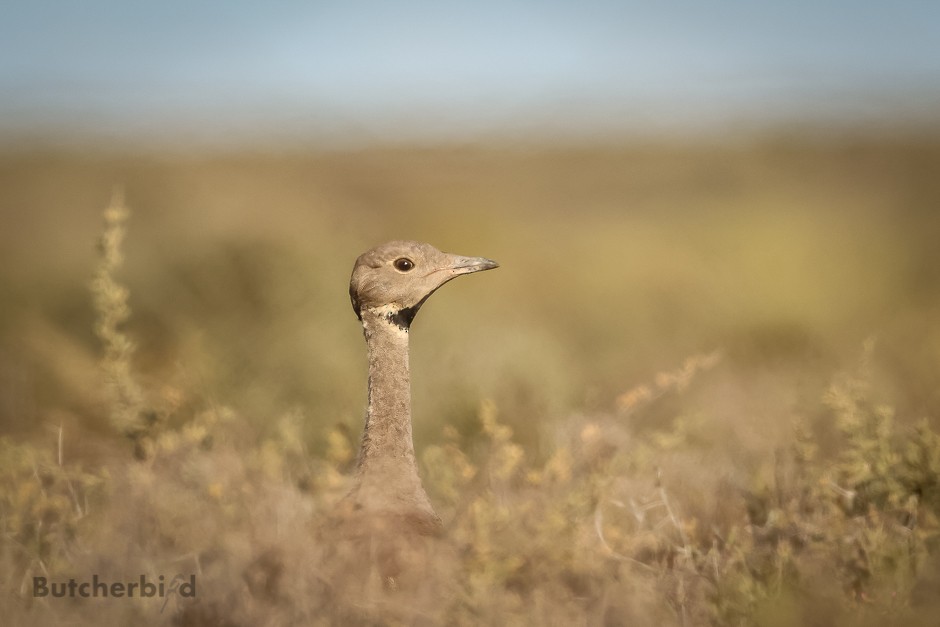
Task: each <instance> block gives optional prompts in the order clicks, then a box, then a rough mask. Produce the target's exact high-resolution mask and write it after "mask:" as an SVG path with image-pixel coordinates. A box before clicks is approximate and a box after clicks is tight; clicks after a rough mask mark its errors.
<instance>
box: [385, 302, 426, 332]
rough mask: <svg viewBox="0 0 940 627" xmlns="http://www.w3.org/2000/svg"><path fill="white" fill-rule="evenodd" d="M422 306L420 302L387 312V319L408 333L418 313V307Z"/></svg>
mask: <svg viewBox="0 0 940 627" xmlns="http://www.w3.org/2000/svg"><path fill="white" fill-rule="evenodd" d="M420 306H421V304H420V303H418V304H417V305H415V306H414V307H405V308H404V309H399V310H398V311H390V312H388V313H387V314H385V319H386V320H388V321H389V322H391V323H392V324H394V325H395V326H397V327H398V328H399V329H401V330H402V331H405V332H406V333H407V332H408V330H409V329H410V328H411V321H412V320H414V319H415V316H416V315H418V308H419V307H420Z"/></svg>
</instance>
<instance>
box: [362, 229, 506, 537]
mask: <svg viewBox="0 0 940 627" xmlns="http://www.w3.org/2000/svg"><path fill="white" fill-rule="evenodd" d="M497 267H499V264H498V263H497V262H495V261H493V260H492V259H487V258H485V257H465V256H462V255H454V254H450V253H445V252H441V251H440V250H438V249H437V248H435V247H434V246H431V245H430V244H425V243H421V242H416V241H410V240H395V241H391V242H387V243H385V244H382V245H380V246H376V247H375V248H372V249H371V250H369V251H367V252H365V253H363V254H362V255H360V256H359V257H358V258H357V259H356V262H355V264H354V266H353V271H352V276H351V277H350V282H349V296H350V300H351V301H352V307H353V311H355V313H356V316H357V317H358V319H359V321H360V323H361V324H362V331H363V335H364V336H365V341H366V347H367V353H368V362H369V374H368V408H367V410H366V417H365V425H364V427H363V431H362V438H361V440H360V446H359V455H358V458H357V462H356V469H355V473H354V475H355V476H354V482H353V488H352V489H351V491H350V492H349V494H348V495H347V497H346V498H345V499H344V504H345V507H346V508H347V510H351V511H353V512H356V513H357V514H358V515H359V517H360V518H365V519H368V520H369V528H370V529H372V530H375V529H376V528H382V527H391V528H389V529H388V531H390V532H391V531H392V528H395V529H404V530H406V531H408V532H410V533H417V534H418V535H426V536H433V535H437V534H440V533H441V531H442V529H443V525H442V523H441V519H440V517H439V516H438V515H437V514H436V513H435V511H434V508H433V507H432V505H431V502H430V499H429V498H428V495H427V493H426V492H425V490H424V486H423V484H422V483H421V478H420V477H419V475H418V466H417V463H416V460H415V451H414V442H413V438H412V416H411V376H410V369H409V363H408V340H409V335H410V333H411V327H412V323H413V322H414V319H415V316H416V315H417V313H418V310H419V309H420V308H421V306H422V305H423V304H424V303H425V302H426V301H427V299H428V298H430V296H431V295H432V294H433V293H434V292H435V291H437V290H438V289H439V288H440V287H441V286H442V285H444V284H445V283H447V282H448V281H451V280H452V279H455V278H457V277H458V276H462V275H465V274H471V273H475V272H481V271H484V270H491V269H493V268H497Z"/></svg>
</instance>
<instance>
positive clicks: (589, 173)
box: [0, 134, 940, 626]
mask: <svg viewBox="0 0 940 627" xmlns="http://www.w3.org/2000/svg"><path fill="white" fill-rule="evenodd" d="M925 136H926V137H927V138H926V139H925V138H917V139H910V138H906V139H899V138H885V137H867V138H866V137H822V136H816V135H804V136H797V137H796V138H794V139H783V138H780V137H764V138H757V139H749V140H743V139H742V140H738V141H730V140H729V141H727V142H724V143H713V144H706V143H704V142H700V143H677V142H673V143H669V142H665V141H664V142H661V143H634V144H627V145H624V146H613V145H609V146H573V145H569V146H528V147H519V146H514V147H507V146H494V145H487V146H451V147H435V148H427V147H425V148H415V147H383V148H379V147H372V148H364V149H361V150H352V149H350V150H348V151H332V152H309V153H300V152H289V151H287V150H284V151H280V152H278V151H271V150H268V151H261V150H259V151H257V152H252V153H249V152H247V151H246V152H241V153H238V154H208V153H186V152H176V153H170V152H159V153H158V152H152V153H145V152H143V151H141V152H140V153H134V154H121V153H117V152H105V151H98V152H95V151H92V150H88V151H79V150H77V149H70V150H66V149H61V150H38V149H36V150H26V149H20V150H17V151H13V150H10V151H7V152H6V153H4V154H2V155H0V213H2V215H3V229H2V232H0V615H2V616H4V619H3V622H5V623H8V624H12V625H23V626H28V625H44V626H45V625H80V624H96V625H111V624H113V625H126V624H157V625H159V624H165V625H246V626H247V625H308V624H309V625H321V624H322V625H333V624H337V625H338V624H368V625H373V624H391V625H415V624H418V625H433V624H446V625H452V624H453V625H480V624H484V625H490V624H492V625H503V624H505V625H643V624H650V625H654V624H656V625H658V624H662V625H767V626H778V625H779V626H784V625H794V626H796V625H883V624H906V625H932V624H934V622H935V620H936V619H935V617H936V615H937V612H938V611H940V327H938V325H937V320H940V290H938V288H940V253H938V250H940V248H938V247H937V245H936V242H938V241H940V213H938V212H937V207H938V206H940V180H938V179H937V177H936V176H935V175H934V172H935V171H936V169H937V167H938V165H940V142H937V141H935V140H933V139H930V138H929V134H925ZM109 198H111V200H110V203H109ZM398 238H408V239H417V240H423V241H428V242H430V243H432V244H434V245H435V246H437V247H439V248H441V249H443V250H447V251H450V252H456V253H460V254H466V255H474V256H475V255H482V256H486V257H490V258H493V259H496V260H498V261H499V262H500V264H501V267H500V268H499V269H498V270H496V271H493V272H487V273H485V274H481V275H479V276H473V277H471V278H467V279H461V280H459V281H456V282H454V283H453V284H451V285H448V286H447V287H445V288H444V289H442V290H441V291H440V292H439V293H437V294H435V296H434V297H433V298H432V299H430V300H429V301H428V303H427V305H425V306H424V307H423V308H422V310H421V313H420V315H419V316H418V317H417V319H416V320H415V323H414V326H413V329H412V333H411V345H412V353H411V367H412V377H413V405H414V420H415V426H414V430H415V441H416V449H417V454H418V458H419V461H420V467H421V473H422V477H423V479H424V483H425V486H426V488H427V490H428V492H429V494H430V496H431V499H432V502H433V503H434V506H435V508H436V509H437V511H438V513H440V514H441V517H442V518H443V519H444V524H445V533H444V536H443V537H442V538H439V539H435V540H433V541H429V544H428V546H427V547H425V549H426V550H427V555H426V559H425V560H424V561H423V564H422V566H421V569H422V570H424V571H426V575H424V576H421V577H417V578H416V579H415V580H413V581H411V582H410V583H409V584H407V585H406V584H405V583H404V580H403V581H402V582H397V581H395V580H394V579H392V580H381V578H380V577H378V576H377V573H376V569H375V568H374V565H372V564H369V563H362V564H361V565H359V567H358V568H352V569H345V570H344V571H342V572H338V570H337V568H336V564H335V563H333V562H332V556H333V555H334V553H333V552H331V548H332V547H329V546H324V543H323V542H321V541H320V538H321V536H320V535H319V534H318V529H319V528H320V527H321V526H322V524H323V522H324V520H325V519H326V517H327V515H328V514H329V512H330V511H331V510H332V508H333V506H334V505H335V504H336V503H337V502H338V501H339V499H341V498H342V497H343V495H344V494H345V493H346V490H347V489H348V487H349V473H350V471H351V468H352V466H353V464H354V462H355V454H356V449H357V445H358V437H359V432H360V430H361V428H362V416H363V414H364V408H365V392H366V390H365V377H366V359H365V345H364V342H363V339H362V333H361V328H360V327H359V325H358V322H357V321H356V317H355V314H354V313H353V312H352V309H351V307H350V304H349V300H348V295H347V293H346V289H347V285H348V276H349V272H350V270H351V268H352V264H353V261H354V260H355V258H356V257H357V255H358V254H359V253H361V252H363V251H364V250H366V249H368V248H370V247H371V246H373V245H375V244H377V243H380V242H382V241H385V240H390V239H398ZM96 243H97V245H96ZM427 556H429V557H427ZM176 575H181V576H182V578H177V579H174V576H176ZM161 576H162V577H163V580H161V579H160V577H161ZM93 577H97V580H99V581H103V582H107V583H108V584H111V583H114V582H123V583H131V582H140V585H139V586H138V587H137V595H136V596H132V597H129V596H127V590H126V589H125V590H124V594H123V595H121V594H109V596H108V597H107V598H103V595H102V596H99V597H98V598H94V597H92V598H84V597H83V596H81V594H74V593H71V594H66V595H65V596H64V597H59V596H53V595H52V594H49V595H47V596H37V595H36V594H35V593H34V592H35V588H34V586H35V585H36V584H35V581H37V579H36V578H44V579H43V580H44V581H46V582H47V583H49V582H54V583H67V582H68V581H69V580H70V579H74V580H76V582H78V584H80V583H82V582H91V581H92V579H93ZM190 577H194V579H193V580H192V581H194V582H195V598H191V597H189V596H187V594H186V593H187V588H186V587H185V585H180V584H186V583H187V582H189V581H190ZM142 578H143V579H142ZM145 583H152V584H154V585H157V584H158V583H163V584H164V585H165V588H164V592H165V590H167V589H170V588H172V590H173V591H172V592H169V593H160V594H155V595H153V596H146V595H145V596H143V597H142V596H141V592H142V591H144V590H147V589H148V588H145V586H144V584H145ZM58 589H59V590H60V591H61V590H62V588H58ZM88 589H92V588H91V587H89V588H88ZM51 590H52V591H53V592H54V591H55V590H56V588H52V589H51ZM110 592H111V590H110V589H109V593H110Z"/></svg>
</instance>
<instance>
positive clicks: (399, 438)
mask: <svg viewBox="0 0 940 627" xmlns="http://www.w3.org/2000/svg"><path fill="white" fill-rule="evenodd" d="M395 314H396V312H394V311H392V310H390V309H388V308H375V309H363V311H362V327H363V332H364V334H365V338H366V344H367V346H368V352H369V408H368V413H367V414H366V424H365V429H364V430H363V433H362V442H361V444H360V449H359V461H358V473H357V474H358V477H359V480H360V482H361V483H364V484H367V483H372V482H380V483H381V484H382V485H383V486H385V488H386V489H388V488H389V487H391V486H395V489H398V487H400V488H401V489H402V490H403V491H406V492H407V491H415V490H417V491H420V494H421V495H423V494H424V491H423V488H421V481H420V479H419V478H418V473H417V466H416V463H415V452H414V442H413V440H412V434H411V376H410V371H409V367H408V331H407V328H406V327H405V328H403V327H401V326H400V325H399V324H397V323H396V321H395ZM425 498H426V497H425Z"/></svg>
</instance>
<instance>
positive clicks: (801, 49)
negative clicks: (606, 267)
mask: <svg viewBox="0 0 940 627" xmlns="http://www.w3.org/2000/svg"><path fill="white" fill-rule="evenodd" d="M938 104H940V2H935V1H923V2H912V1H906V2H905V1H902V2H893V3H890V2H877V3H876V2H864V1H854V2H852V1H848V0H834V1H829V2H825V1H821V2H810V1H807V0H790V1H789V2H760V1H750V2H746V1H739V0H727V1H712V2H703V1H698V2H691V1H690V2H661V3H654V2H648V1H647V2H607V1H602V0H587V1H585V2H557V1H554V0H543V1H541V2H537V1H534V0H518V1H508V2H490V1H485V0H478V1H476V2H459V3H458V2H446V1H439V2H415V1H409V0H404V1H400V2H381V1H358V2H357V1H349V2H291V1H286V0H274V1H271V2H266V3H261V2H243V1H240V0H229V1H228V2H216V1H210V2H201V3H195V2H184V1H181V0H163V1H162V2H153V1H147V2H143V1H139V0H124V1H123V2H116V1H110V0H86V1H84V2H82V1H77V0H60V1H57V2H50V1H47V0H34V1H31V2H25V1H22V2H21V1H18V0H17V1H14V2H9V1H7V2H5V3H4V4H3V6H2V8H0V130H4V131H10V130H11V129H12V130H35V129H53V130H54V129H60V128H62V129H69V128H78V129H82V130H87V131H90V132H100V133H105V134H108V133H112V134H122V133H129V134H135V133H150V134H153V133H163V132H168V129H169V132H172V131H173V130H178V131H186V130H189V131H192V130H194V129H198V131H199V132H200V133H204V134H209V135H211V134H213V133H216V134H221V135H225V134H233V135H239V134H244V135H251V134H255V135H258V136H264V135H267V134H271V135H277V134H281V135H284V136H294V135H297V134H300V135H303V134H310V135H334V136H341V135H344V134H349V135H356V134H360V135H367V136H396V135H408V134H417V135H421V134H424V135H431V136H434V135H457V136H459V135H472V134H474V133H477V132H483V133H486V132H501V131H512V130H520V131H529V130H542V131H548V132H555V133H565V132H572V133H580V132H609V131H611V130H627V131H635V130H640V131H642V130H644V129H652V130H665V131H668V130H669V129H679V130H687V129H696V128H699V129H701V128H705V129H707V128H708V127H710V126H716V127H723V126H733V125H734V124H735V123H740V122H746V123H751V124H762V123H769V124H772V123H776V122H780V121H789V120H792V119H805V118H808V119H816V120H824V121H825V120H848V121H850V122H851V121H853V120H859V121H866V120H891V119H892V118H900V119H905V118H917V117H918V116H924V117H930V116H932V115H933V111H935V110H936V109H937V108H938ZM933 119H934V120H935V119H936V117H934V118H933Z"/></svg>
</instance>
